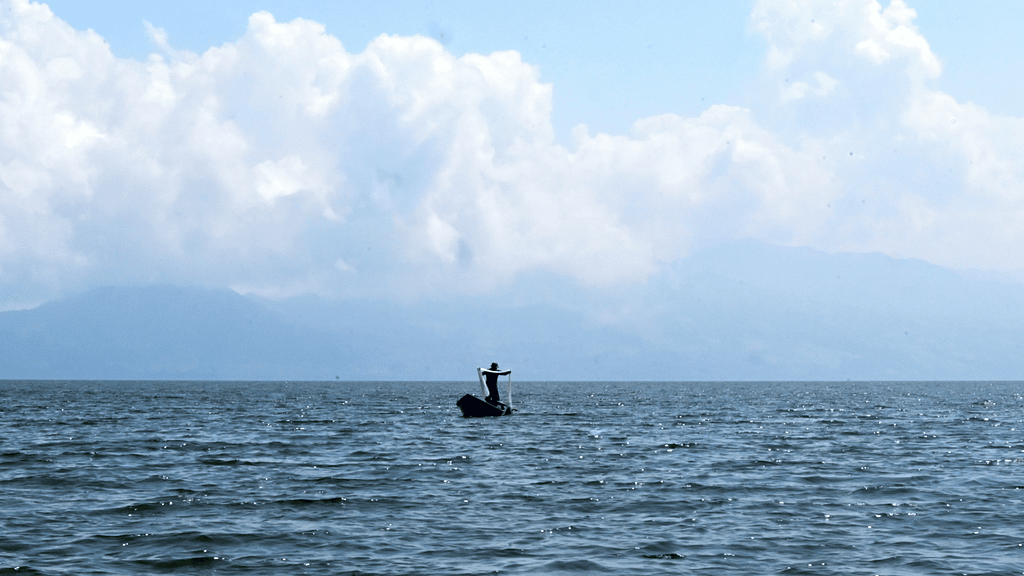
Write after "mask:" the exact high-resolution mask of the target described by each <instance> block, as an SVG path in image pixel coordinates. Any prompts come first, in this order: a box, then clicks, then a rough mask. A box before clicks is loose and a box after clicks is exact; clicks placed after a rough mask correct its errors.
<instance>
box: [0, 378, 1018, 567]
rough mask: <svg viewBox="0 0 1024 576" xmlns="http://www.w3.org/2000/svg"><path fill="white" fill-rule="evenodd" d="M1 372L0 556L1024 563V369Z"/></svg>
mask: <svg viewBox="0 0 1024 576" xmlns="http://www.w3.org/2000/svg"><path fill="white" fill-rule="evenodd" d="M477 388H478V386H477V385H476V384H475V383H473V382H467V383H337V382H330V383H290V384H289V383H224V382H219V383H217V382H214V383H208V382H185V383H178V382H71V383H63V382H0V573H17V574H75V575H81V574H167V573H185V574H192V573H195V574H199V573H202V574H362V575H369V574H594V573H614V574H643V575H645V576H653V575H659V574H673V575H674V574H844V575H845V574H1007V575H1009V574H1017V575H1020V574H1022V573H1024V396H1022V394H1024V384H1020V383H895V384H891V383H869V384H865V383H841V384H840V383H797V384H794V383H742V384H732V383H703V384H697V383H653V384H652V383H570V384H564V383H522V384H517V385H516V391H515V397H514V400H515V401H516V404H517V406H518V407H519V408H520V412H519V413H517V414H516V415H514V416H511V417H507V418H490V419H464V418H462V417H461V416H460V414H459V412H458V409H457V408H456V407H455V405H454V403H455V400H456V399H457V398H458V397H459V396H461V394H463V393H465V392H476V391H477Z"/></svg>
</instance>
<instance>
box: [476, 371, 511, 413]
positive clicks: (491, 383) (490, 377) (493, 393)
mask: <svg viewBox="0 0 1024 576" xmlns="http://www.w3.org/2000/svg"><path fill="white" fill-rule="evenodd" d="M481 372H482V373H483V374H484V376H485V377H486V378H487V392H488V394H487V398H484V400H487V401H488V402H490V403H491V404H498V376H505V375H507V374H511V373H512V371H511V370H498V363H497V362H491V369H490V370H481Z"/></svg>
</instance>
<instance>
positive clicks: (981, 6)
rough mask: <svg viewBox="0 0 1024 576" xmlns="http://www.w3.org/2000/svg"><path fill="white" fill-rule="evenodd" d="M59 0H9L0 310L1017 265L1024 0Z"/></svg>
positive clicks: (1022, 242) (1023, 200) (1023, 140)
mask: <svg viewBox="0 0 1024 576" xmlns="http://www.w3.org/2000/svg"><path fill="white" fill-rule="evenodd" d="M49 6H50V8H52V13H51V12H50V11H49V10H48V9H47V8H45V7H42V6H40V5H38V4H34V3H30V2H27V1H26V0H0V7H2V8H3V12H2V13H0V39H2V40H3V44H2V47H3V50H4V52H3V58H2V59H0V126H4V127H5V130H4V131H3V132H0V152H2V154H0V287H2V288H3V294H4V297H3V301H2V302H0V308H13V307H18V306H23V305H27V304H30V303H35V302H39V301H41V300H44V299H47V298H51V297H54V296H57V295H60V294H66V293H72V292H75V291H78V290H81V289H84V288H88V287H91V286H97V285H107V284H146V283H153V282H170V283H178V284H182V283H197V284H203V285H216V286H228V287H231V288H234V289H236V290H239V291H242V292H256V293H260V294H265V295H269V296H275V295H288V294H298V293H305V292H313V293H320V294H332V295H342V296H346V295H347V296H365V295H374V296H380V295H390V296H392V297H396V298H409V297H413V298H416V297H421V296H422V297H429V296H430V295H431V294H439V293H448V292H451V291H465V292H476V293H479V292H486V291H488V290H491V289H492V288H493V287H494V286H495V285H496V284H498V283H507V282H509V281H513V280H515V279H516V278H519V277H522V276H523V275H528V274H534V273H544V274H554V275H558V276H564V277H567V278H569V279H571V280H572V281H574V282H579V283H581V284H586V285H590V286H597V287H602V286H607V287H610V288H613V287H618V286H624V285H625V286H629V285H637V284H642V283H643V282H644V281H646V279H647V278H649V277H650V276H651V275H653V274H656V273H658V271H659V270H662V269H664V268H665V267H666V266H671V264H672V263H673V262H675V261H678V260H679V259H681V258H685V257H687V256H689V255H691V254H693V253H694V252H695V251H698V250H700V249H702V248H706V247H708V246H711V245H714V244H716V243H718V242H722V241H729V240H737V239H742V238H752V239H755V240H760V241H765V242H771V243H777V244H783V245H794V246H810V247H813V248H816V249H819V250H826V251H837V252H838V251H854V252H866V251H878V252H883V253H886V254H889V255H891V256H895V257H901V258H907V257H913V258H920V259H923V260H927V261H930V262H933V263H936V264H941V265H945V266H950V267H954V268H977V269H982V270H993V271H998V272H1006V273H1019V272H1021V271H1022V270H1024V231H1022V229H1024V227H1021V226H1019V222H1020V220H1021V218H1022V217H1024V182H1022V181H1024V152H1022V150H1024V104H1022V102H1024V98H1021V96H1022V95H1024V80H1022V78H1021V75H1020V74H1019V73H1018V70H1017V67H1018V65H1017V63H1019V61H1020V59H1021V58H1020V57H1021V55H1022V54H1021V48H1020V43H1019V41H1018V40H1017V38H1016V37H1017V34H1018V30H1019V29H1020V24H1021V23H1024V5H1022V4H1020V3H1017V2H985V1H982V2H975V3H970V4H967V3H959V2H947V1H940V0H930V1H929V0H921V1H908V2H901V1H898V0H897V1H895V2H891V3H890V2H886V3H884V4H878V3H875V2H873V1H871V0H843V1H840V2H833V1H831V0H828V1H826V0H804V1H789V0H757V1H747V2H731V3H697V2H685V3H682V2H671V3H670V2H636V3H631V4H629V5H628V6H624V5H622V4H621V3H612V2H607V3H586V4H584V3H553V2H523V3H515V4H514V6H510V5H509V4H508V3H490V4H488V3H480V2H460V3H454V2H444V3H432V2H416V3H413V2H392V3H386V2H381V3H342V2H334V3H324V2H260V3H257V2H248V1H244V2H191V1H188V0H184V1H182V0H179V1H175V2H70V1H64V0H60V1H56V2H52V3H50V4H49ZM147 23H148V24H147ZM87 30H92V32H87ZM382 35H384V36H382Z"/></svg>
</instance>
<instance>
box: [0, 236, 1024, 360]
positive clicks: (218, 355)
mask: <svg viewBox="0 0 1024 576" xmlns="http://www.w3.org/2000/svg"><path fill="white" fill-rule="evenodd" d="M1021 342H1024V286H1020V285H1017V284H1009V283H998V282H988V281H980V280H976V279H970V278H965V277H964V276H962V275H960V274H958V273H956V272H954V271H950V270H947V269H944V268H941V267H938V266H934V265H931V264H927V263H925V262H921V261H917V260H896V259H893V258H889V257H887V256H884V255H881V254H826V253H822V252H817V251H814V250H811V249H806V248H785V247H779V246H773V245H768V244H761V243H757V242H749V241H748V242H736V243H730V244H724V245H721V246H716V247H714V248H711V249H708V250H705V251H703V252H700V253H698V254H695V255H694V256H692V257H691V258H688V259H685V260H681V261H679V262H676V263H675V264H673V265H672V266H670V267H668V268H667V269H666V270H664V271H663V272H662V273H660V274H657V275H655V276H654V277H652V278H651V279H649V281H648V282H647V283H646V284H644V285H642V286H637V287H633V288H630V289H618V290H615V291H612V292H602V291H599V290H597V289H587V288H583V287H577V286H574V285H571V284H569V283H566V282H565V281H564V279H559V278H546V277H543V276H537V277H531V278H526V279H522V280H521V281H520V282H519V283H517V284H516V285H513V286H511V287H509V288H508V289H506V290H505V291H504V292H502V293H499V294H494V295H490V296H484V297H474V298H453V299H450V300H446V301H441V300H433V301H425V302H418V303H411V304H393V303H388V302H383V301H373V300H328V299H323V298H317V297H313V296H302V297H296V298H291V299H286V300H276V301H275V300H265V299H259V298H254V297H246V296H241V295H239V294H236V293H234V292H232V291H230V290H215V289H202V288H187V287H171V286H148V287H139V288H100V289H96V290H92V291H89V292H86V293H84V294H81V295H78V296H75V297H71V298H67V299H63V300H59V301H55V302H50V303H47V304H45V305H43V306H40V307H38V308H35V309H32V310H23V311H12V312H2V313H0V346H3V350H4V354H3V356H2V357H0V378H3V379H22V378H33V379H164V380H166V379H172V380H173V379H229V380H236V379H238V380H249V379H253V380H329V379H336V378H337V379H341V380H473V379H475V368H476V366H479V365H482V364H485V363H489V362H491V361H499V362H501V363H502V365H503V366H508V367H512V368H513V369H514V370H515V375H516V377H517V378H519V379H525V380H845V379H853V380H885V379H893V380H986V379H993V380H995V379H1001V380H1016V379H1022V378H1024V359H1022V355H1021Z"/></svg>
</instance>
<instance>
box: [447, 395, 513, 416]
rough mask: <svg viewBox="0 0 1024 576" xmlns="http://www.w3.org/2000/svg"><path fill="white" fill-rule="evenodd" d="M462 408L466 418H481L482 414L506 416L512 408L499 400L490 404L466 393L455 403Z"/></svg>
mask: <svg viewBox="0 0 1024 576" xmlns="http://www.w3.org/2000/svg"><path fill="white" fill-rule="evenodd" d="M455 405H456V406H458V407H459V408H460V409H461V410H462V415H463V416H465V417H466V418H481V417H483V416H508V415H509V414H511V413H512V408H511V407H510V406H506V405H505V404H502V403H501V402H498V403H497V404H491V403H490V402H486V401H484V400H481V399H479V398H477V397H476V396H473V395H472V394H466V395H465V396H463V397H462V398H459V401H458V402H456V403H455Z"/></svg>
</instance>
